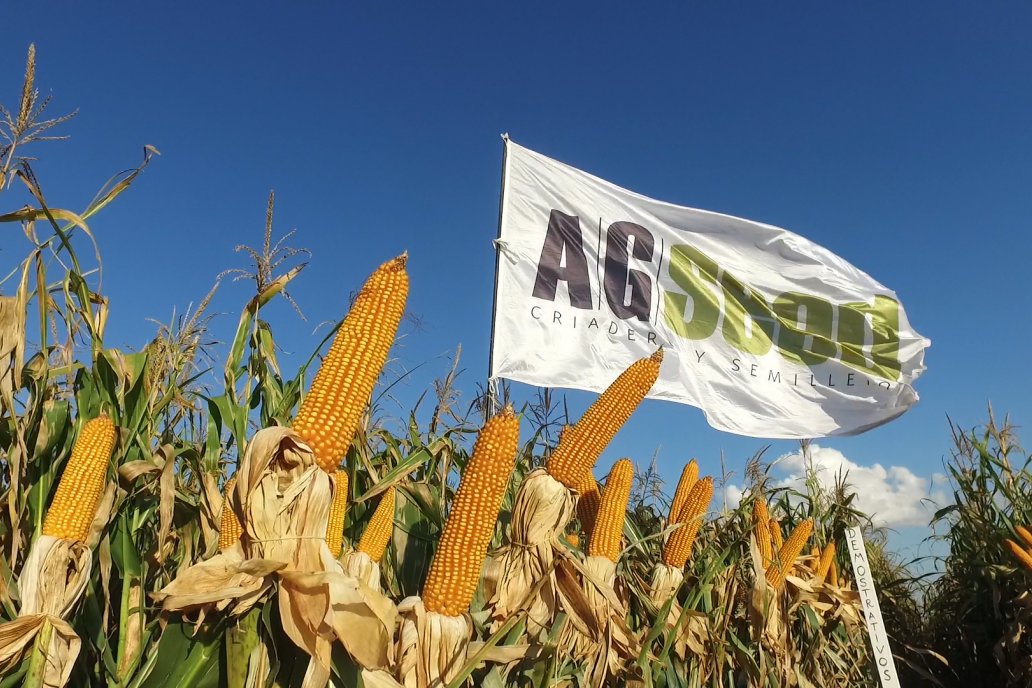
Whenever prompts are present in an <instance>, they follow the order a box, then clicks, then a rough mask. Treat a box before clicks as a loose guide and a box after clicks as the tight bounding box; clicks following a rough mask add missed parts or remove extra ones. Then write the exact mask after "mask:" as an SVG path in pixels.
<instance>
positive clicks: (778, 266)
mask: <svg viewBox="0 0 1032 688" xmlns="http://www.w3.org/2000/svg"><path fill="white" fill-rule="evenodd" d="M502 186H503V188H502V194H503V198H502V210H501V219H500V230H499V235H500V236H499V239H498V242H497V246H498V250H499V256H498V271H497V272H498V274H497V281H496V285H495V289H496V291H495V313H494V332H493V337H492V352H491V377H492V378H498V377H502V378H507V379H510V380H516V381H518V382H524V383H528V384H532V385H540V386H545V387H571V388H575V389H585V390H590V391H594V392H599V391H602V390H603V389H605V388H606V387H607V386H608V385H609V383H611V382H612V381H613V380H614V379H615V378H616V376H617V375H618V374H619V373H620V372H621V371H623V370H624V369H625V368H626V367H627V366H629V365H630V364H631V363H632V362H633V361H635V360H636V359H639V358H643V357H645V356H648V355H650V354H651V353H652V352H653V351H655V350H656V348H657V347H660V346H662V347H663V348H664V350H665V354H666V357H665V359H664V361H663V367H662V370H661V373H660V379H659V381H658V382H657V383H656V385H655V387H653V389H652V392H651V394H650V395H649V396H651V397H653V398H658V399H668V400H670V401H676V402H680V403H685V404H691V405H692V406H697V407H699V408H701V409H702V410H703V411H704V412H705V414H706V419H707V420H708V421H709V423H710V425H712V426H713V427H715V428H718V429H720V430H726V431H728V432H734V433H739V434H742V435H750V436H754V437H768V438H813V437H825V436H829V435H846V434H855V433H859V432H863V431H864V430H868V429H870V428H873V427H875V426H878V425H881V424H882V423H885V422H888V421H890V420H892V419H893V418H896V417H897V416H899V415H900V414H902V413H903V412H904V411H906V410H907V409H908V408H910V407H911V406H912V405H913V404H914V403H915V402H916V401H917V398H918V397H917V393H916V392H915V391H914V389H913V387H912V383H913V381H914V380H915V379H916V378H917V377H918V376H919V375H920V374H921V373H922V372H923V371H924V362H923V361H924V350H925V347H927V346H928V345H929V342H928V340H927V339H925V338H924V337H922V336H921V335H919V334H917V332H915V331H914V330H913V329H912V328H911V327H910V323H909V321H908V320H907V316H906V313H905V312H904V310H903V306H902V305H901V304H900V303H899V300H898V299H897V297H896V294H895V293H894V292H893V291H892V290H890V289H888V288H886V287H884V286H882V285H881V284H879V283H878V282H876V281H875V280H874V279H872V278H871V277H869V276H868V275H866V274H864V273H863V272H861V271H860V270H858V269H856V268H855V267H853V266H852V265H850V264H849V263H848V262H846V261H845V260H843V259H842V258H839V257H838V256H836V255H834V254H833V253H831V252H830V251H827V250H825V249H823V248H821V247H820V246H818V245H816V244H814V243H812V242H810V241H808V240H806V239H804V238H803V237H801V236H798V235H796V234H793V233H792V232H789V231H787V230H784V229H779V228H777V227H772V226H770V225H765V224H761V223H758V222H752V221H750V220H743V219H741V218H737V217H731V216H728V215H721V214H718V213H713V212H709V211H705V210H696V209H693V208H684V207H680V206H676V205H671V204H670V203H664V202H662V201H656V200H653V199H651V198H647V197H645V196H641V195H639V194H636V193H633V192H631V191H627V190H626V189H621V188H620V187H618V186H614V185H613V184H610V183H609V182H606V181H604V180H602V179H599V178H597V177H593V176H591V175H589V174H587V173H585V172H581V171H580V170H577V169H575V168H572V167H569V166H568V165H564V164H562V163H560V162H557V161H555V160H552V159H550V158H546V157H545V156H543V155H540V154H538V153H535V152H533V151H530V150H528V149H526V148H523V147H521V146H518V145H516V144H515V143H513V142H512V141H509V140H508V139H506V157H505V169H504V178H503V185H502Z"/></svg>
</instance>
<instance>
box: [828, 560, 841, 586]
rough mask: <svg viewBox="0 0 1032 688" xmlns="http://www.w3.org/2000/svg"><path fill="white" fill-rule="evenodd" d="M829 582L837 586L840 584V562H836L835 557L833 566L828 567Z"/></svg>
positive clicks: (832, 561) (832, 562)
mask: <svg viewBox="0 0 1032 688" xmlns="http://www.w3.org/2000/svg"><path fill="white" fill-rule="evenodd" d="M828 583H830V584H831V585H834V586H835V587H836V588H837V587H838V584H839V579H838V564H836V563H835V560H834V559H832V560H831V568H830V569H828Z"/></svg>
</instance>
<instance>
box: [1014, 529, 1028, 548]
mask: <svg viewBox="0 0 1032 688" xmlns="http://www.w3.org/2000/svg"><path fill="white" fill-rule="evenodd" d="M1014 531H1015V532H1016V533H1017V534H1018V537H1020V538H1021V539H1022V540H1024V541H1025V547H1032V533H1030V532H1028V528H1026V527H1025V526H1017V527H1016V528H1015V529H1014Z"/></svg>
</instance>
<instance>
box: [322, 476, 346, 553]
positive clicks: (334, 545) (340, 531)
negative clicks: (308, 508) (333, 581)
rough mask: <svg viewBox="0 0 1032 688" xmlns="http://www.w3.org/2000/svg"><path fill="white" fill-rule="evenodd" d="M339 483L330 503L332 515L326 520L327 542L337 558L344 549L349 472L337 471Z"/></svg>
mask: <svg viewBox="0 0 1032 688" xmlns="http://www.w3.org/2000/svg"><path fill="white" fill-rule="evenodd" d="M336 482H337V484H336V487H334V489H333V501H332V502H331V503H330V517H329V519H328V520H327V521H326V544H327V545H328V546H329V548H330V554H332V555H333V558H334V559H336V558H337V557H339V556H340V553H341V551H342V550H343V549H344V514H345V513H346V512H347V510H348V472H347V471H337V481H336Z"/></svg>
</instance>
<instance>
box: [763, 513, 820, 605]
mask: <svg viewBox="0 0 1032 688" xmlns="http://www.w3.org/2000/svg"><path fill="white" fill-rule="evenodd" d="M811 533H813V520H812V519H809V518H808V519H806V520H805V521H802V522H800V524H799V525H797V526H796V527H795V529H793V530H792V534H791V535H789V536H788V540H787V541H786V542H785V544H784V545H782V547H781V549H780V550H778V560H777V561H775V562H774V563H772V564H771V565H770V566H768V567H767V582H768V583H770V584H771V585H772V586H774V588H775V589H776V590H780V589H781V586H782V585H784V583H785V576H787V575H788V572H789V571H791V570H792V566H793V565H795V560H796V557H798V556H799V553H800V552H802V551H803V547H805V546H806V541H807V540H809V539H810V534H811Z"/></svg>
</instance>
